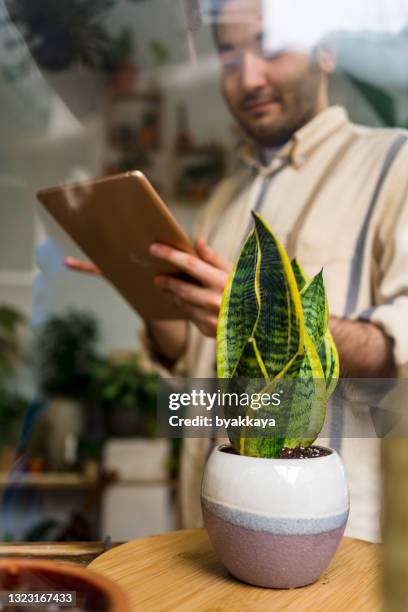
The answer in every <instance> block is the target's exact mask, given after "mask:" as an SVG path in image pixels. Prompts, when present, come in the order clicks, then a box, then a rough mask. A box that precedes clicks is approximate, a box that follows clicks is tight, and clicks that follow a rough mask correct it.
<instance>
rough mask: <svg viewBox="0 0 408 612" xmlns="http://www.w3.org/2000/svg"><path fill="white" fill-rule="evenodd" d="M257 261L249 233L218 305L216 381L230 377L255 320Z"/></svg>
mask: <svg viewBox="0 0 408 612" xmlns="http://www.w3.org/2000/svg"><path fill="white" fill-rule="evenodd" d="M257 261H258V243H257V239H256V236H255V232H254V231H253V232H252V233H251V234H250V235H249V236H248V238H247V240H246V242H245V244H244V246H243V248H242V250H241V253H240V255H239V257H238V261H237V263H236V264H235V266H234V269H233V271H232V273H231V275H230V278H229V281H228V283H227V286H226V288H225V291H224V295H223V299H222V303H221V309H220V314H219V317H218V330H217V373H218V377H219V378H230V377H231V376H232V375H233V374H234V372H235V370H236V368H237V365H238V362H239V360H240V358H241V356H242V354H243V352H244V349H245V347H246V345H247V344H248V342H249V339H250V338H251V336H252V333H253V329H254V326H255V323H256V320H257V318H258V312H259V297H258V296H257V295H256V282H255V276H256V271H257ZM247 369H248V368H247Z"/></svg>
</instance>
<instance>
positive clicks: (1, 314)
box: [0, 304, 27, 471]
mask: <svg viewBox="0 0 408 612" xmlns="http://www.w3.org/2000/svg"><path fill="white" fill-rule="evenodd" d="M24 322H25V317H24V315H23V314H22V313H21V312H20V311H19V310H17V309H15V308H13V307H11V306H8V305H6V304H2V305H0V471H7V470H8V469H9V468H10V465H11V463H12V461H13V459H14V456H15V452H16V446H17V442H18V437H19V433H20V427H21V424H22V421H23V418H24V413H25V410H26V408H27V400H26V399H25V398H24V397H23V396H22V395H21V394H20V393H18V392H16V391H15V390H14V389H13V388H12V378H13V374H14V371H15V368H16V366H17V365H18V363H19V362H20V361H21V360H22V347H21V344H20V340H19V336H18V330H19V327H20V326H21V325H22V324H23V323H24Z"/></svg>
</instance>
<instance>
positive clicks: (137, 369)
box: [92, 354, 158, 438]
mask: <svg viewBox="0 0 408 612" xmlns="http://www.w3.org/2000/svg"><path fill="white" fill-rule="evenodd" d="M92 376H93V379H94V384H95V391H96V394H97V396H98V398H99V400H100V402H101V403H102V405H103V406H104V407H105V410H106V416H107V425H108V433H109V434H110V435H111V436H115V437H119V438H122V437H124V438H126V437H135V436H136V437H143V438H151V437H153V436H154V431H155V417H156V398H157V388H158V375H157V374H155V373H154V372H146V371H144V370H143V368H142V366H141V365H140V361H139V359H138V356H137V355H134V354H132V355H128V356H127V357H126V358H124V359H119V360H117V361H115V360H112V359H102V358H100V359H98V360H96V361H95V363H94V364H93V366H92Z"/></svg>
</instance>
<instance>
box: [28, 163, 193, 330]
mask: <svg viewBox="0 0 408 612" xmlns="http://www.w3.org/2000/svg"><path fill="white" fill-rule="evenodd" d="M37 197H38V199H39V201H40V202H41V203H42V204H43V206H44V207H45V208H46V209H47V210H48V212H49V213H50V214H51V215H52V216H53V217H54V219H55V220H56V221H57V222H58V223H59V225H61V227H62V228H63V229H64V230H65V231H66V232H67V233H68V234H69V236H71V238H72V239H73V240H74V241H75V242H76V243H77V245H78V246H79V247H80V248H81V249H82V250H83V251H84V253H85V254H86V255H87V256H88V257H89V259H90V260H91V261H92V262H93V263H95V264H96V265H97V266H98V267H99V268H100V270H101V271H102V273H103V274H104V276H105V277H106V278H107V279H108V280H109V281H110V282H111V283H112V285H114V287H116V289H117V290H118V291H119V292H120V293H121V295H122V296H123V297H124V298H125V299H126V300H127V302H129V304H130V305H131V306H132V307H133V308H134V309H135V310H136V311H137V312H138V313H139V314H140V315H141V316H142V317H143V318H144V319H145V320H147V321H152V320H160V319H180V318H185V315H183V312H182V311H181V309H179V308H178V306H177V305H176V304H175V303H174V302H173V301H172V300H171V298H169V297H167V296H166V295H165V294H163V292H161V291H159V290H158V289H157V288H156V287H155V285H154V277H155V276H156V275H157V274H174V275H177V276H180V271H179V270H177V269H176V268H174V267H173V266H171V265H169V264H166V263H165V262H160V261H159V260H157V259H156V258H154V257H152V256H151V255H150V253H149V247H150V245H151V244H152V243H153V242H162V243H165V244H168V245H170V246H173V247H176V248H177V249H180V250H182V251H186V252H188V253H194V248H193V245H192V243H191V241H190V239H189V238H188V236H187V235H186V234H185V233H184V231H183V230H182V228H181V227H180V226H179V225H178V223H177V221H176V220H175V219H174V217H173V215H172V214H171V212H170V211H169V209H168V208H167V206H166V205H165V204H164V202H163V201H162V200H161V198H160V196H159V195H158V194H157V192H156V191H155V189H154V188H153V187H152V185H151V184H150V182H149V181H148V180H147V178H146V177H145V176H144V175H143V174H142V173H141V172H137V171H135V172H125V173H123V174H117V175H115V176H109V177H105V178H101V179H97V180H93V181H88V182H84V183H76V184H72V185H64V186H60V187H53V188H51V189H44V190H41V191H39V192H38V194H37Z"/></svg>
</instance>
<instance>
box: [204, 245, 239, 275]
mask: <svg viewBox="0 0 408 612" xmlns="http://www.w3.org/2000/svg"><path fill="white" fill-rule="evenodd" d="M196 250H197V254H198V255H199V256H200V257H201V258H202V259H204V261H206V262H207V263H209V264H211V265H212V266H214V267H215V268H219V269H220V270H224V272H228V274H229V273H230V272H231V270H232V264H230V262H229V261H227V260H226V259H224V258H223V257H221V256H220V255H218V253H216V252H215V251H214V249H212V248H211V247H210V246H208V244H207V243H206V241H205V240H204V238H198V240H197V241H196Z"/></svg>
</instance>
